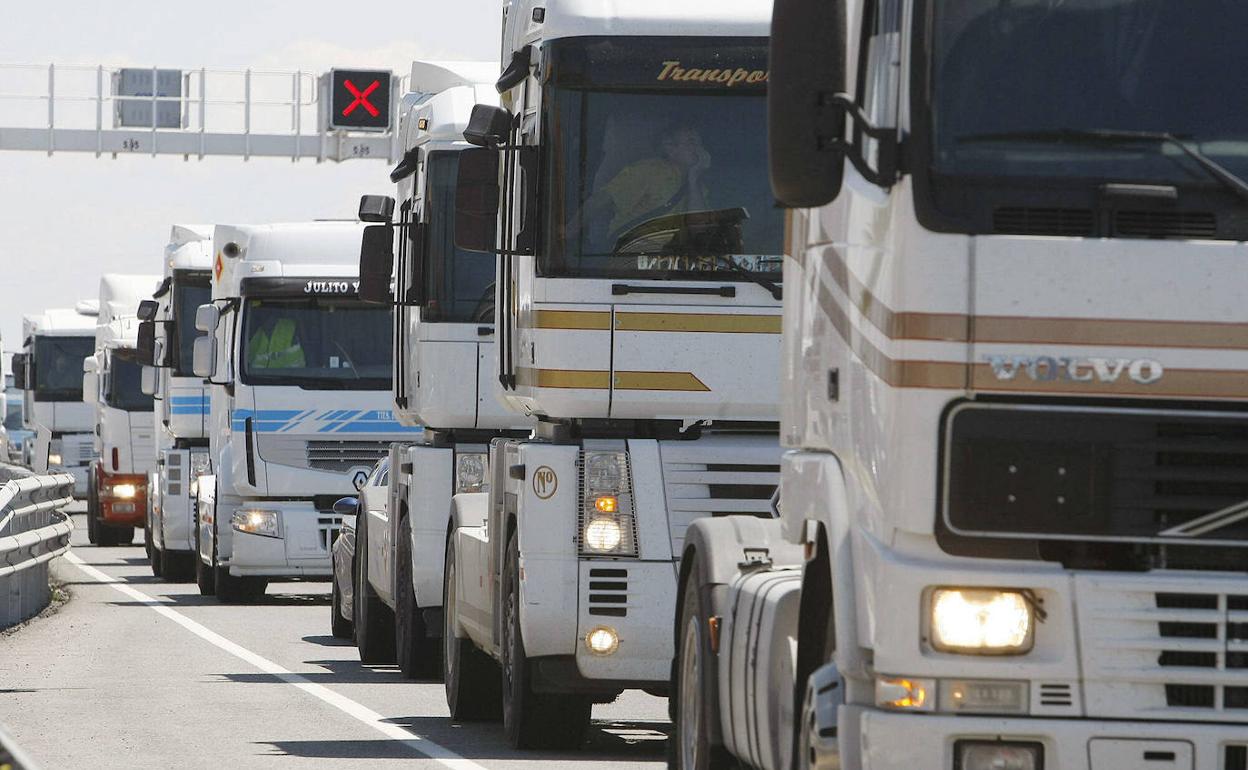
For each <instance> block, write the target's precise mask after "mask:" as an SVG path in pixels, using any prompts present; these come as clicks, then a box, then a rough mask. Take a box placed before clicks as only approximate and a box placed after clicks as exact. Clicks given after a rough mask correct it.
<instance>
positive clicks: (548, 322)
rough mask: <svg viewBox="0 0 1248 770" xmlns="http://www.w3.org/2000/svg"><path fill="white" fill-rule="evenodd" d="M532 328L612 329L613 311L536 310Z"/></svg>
mask: <svg viewBox="0 0 1248 770" xmlns="http://www.w3.org/2000/svg"><path fill="white" fill-rule="evenodd" d="M532 328H534V329H576V330H582V331H610V329H611V313H610V312H609V311H605V310H592V311H591V310H535V311H533V327H532Z"/></svg>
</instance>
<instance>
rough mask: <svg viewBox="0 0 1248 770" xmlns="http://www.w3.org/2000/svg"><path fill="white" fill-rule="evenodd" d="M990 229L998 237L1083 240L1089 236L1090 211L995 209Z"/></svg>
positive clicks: (1091, 226)
mask: <svg viewBox="0 0 1248 770" xmlns="http://www.w3.org/2000/svg"><path fill="white" fill-rule="evenodd" d="M992 228H993V230H994V231H995V232H997V233H1000V234H1002V235H1065V236H1070V237H1075V238H1086V237H1090V236H1091V235H1092V234H1093V230H1094V228H1095V220H1094V218H1093V216H1092V210H1091V209H1061V208H1030V207H1021V206H1018V207H1009V208H999V209H997V210H996V211H994V212H993V215H992Z"/></svg>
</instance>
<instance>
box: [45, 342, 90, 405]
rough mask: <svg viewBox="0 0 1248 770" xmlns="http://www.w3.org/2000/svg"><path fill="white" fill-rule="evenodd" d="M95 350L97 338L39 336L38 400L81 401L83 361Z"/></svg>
mask: <svg viewBox="0 0 1248 770" xmlns="http://www.w3.org/2000/svg"><path fill="white" fill-rule="evenodd" d="M93 352H95V338H94V337H47V336H39V337H36V338H35V356H34V360H35V400H36V401H81V400H82V361H83V359H85V358H86V357H87V356H89V355H91V354H92V353H93Z"/></svg>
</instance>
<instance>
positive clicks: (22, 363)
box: [13, 353, 33, 390]
mask: <svg viewBox="0 0 1248 770" xmlns="http://www.w3.org/2000/svg"><path fill="white" fill-rule="evenodd" d="M32 379H33V378H32ZM26 380H27V377H26V354H25V353H14V354H13V387H15V388H17V389H18V390H29V387H28V385H27V383H26Z"/></svg>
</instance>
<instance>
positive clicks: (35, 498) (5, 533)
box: [0, 466, 74, 628]
mask: <svg viewBox="0 0 1248 770" xmlns="http://www.w3.org/2000/svg"><path fill="white" fill-rule="evenodd" d="M0 477H4V478H8V479H9V480H8V481H6V482H5V483H4V486H3V487H0V628H7V627H9V626H12V625H16V624H17V623H20V622H22V621H23V620H26V619H27V618H30V617H33V616H34V615H37V614H38V613H39V612H40V611H41V610H42V609H43V608H44V607H46V606H48V602H49V601H50V599H51V592H50V589H49V586H48V562H50V561H52V559H54V558H56V557H57V556H60V555H61V554H63V553H65V552H66V551H68V550H69V535H70V532H72V531H73V528H74V525H73V522H72V521H70V518H69V514H67V513H66V512H64V511H63V510H61V509H63V508H64V507H65V506H67V505H69V504H70V503H71V502H73V494H74V477H73V476H71V475H69V474H68V473H57V474H52V475H47V476H34V475H29V472H28V471H26V470H25V469H23V468H17V467H15V466H0Z"/></svg>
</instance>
